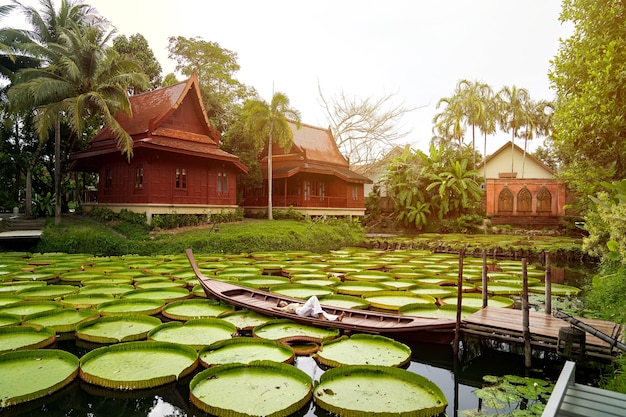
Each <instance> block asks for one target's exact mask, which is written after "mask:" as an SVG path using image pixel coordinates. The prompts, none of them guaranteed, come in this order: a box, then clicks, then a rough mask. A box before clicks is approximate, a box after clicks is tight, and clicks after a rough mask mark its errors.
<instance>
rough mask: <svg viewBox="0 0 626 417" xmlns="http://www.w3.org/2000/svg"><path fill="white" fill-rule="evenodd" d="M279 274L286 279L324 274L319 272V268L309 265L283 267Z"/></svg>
mask: <svg viewBox="0 0 626 417" xmlns="http://www.w3.org/2000/svg"><path fill="white" fill-rule="evenodd" d="M280 272H281V274H282V275H284V276H286V277H291V278H294V277H295V276H297V275H306V274H324V275H326V274H325V273H324V272H321V271H320V268H318V267H316V266H311V265H289V266H285V267H284V268H283V269H282V270H281V271H280Z"/></svg>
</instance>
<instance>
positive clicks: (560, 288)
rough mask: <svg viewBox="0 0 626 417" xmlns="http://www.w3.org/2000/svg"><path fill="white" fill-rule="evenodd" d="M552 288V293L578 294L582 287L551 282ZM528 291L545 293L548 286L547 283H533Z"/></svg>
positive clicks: (562, 294)
mask: <svg viewBox="0 0 626 417" xmlns="http://www.w3.org/2000/svg"><path fill="white" fill-rule="evenodd" d="M550 288H551V289H552V295H561V296H568V295H576V294H578V293H579V292H580V288H577V287H572V286H570V285H564V284H551V286H550ZM528 291H530V292H534V293H537V294H545V292H546V286H545V285H543V284H542V285H531V286H529V287H528Z"/></svg>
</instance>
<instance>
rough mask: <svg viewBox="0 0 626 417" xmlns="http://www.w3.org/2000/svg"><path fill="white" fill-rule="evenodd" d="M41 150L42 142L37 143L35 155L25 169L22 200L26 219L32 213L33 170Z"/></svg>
mask: <svg viewBox="0 0 626 417" xmlns="http://www.w3.org/2000/svg"><path fill="white" fill-rule="evenodd" d="M42 149H43V142H42V141H38V143H37V149H36V150H35V153H34V154H33V156H32V159H31V161H30V163H29V164H28V168H27V169H26V193H25V194H26V195H25V196H24V198H25V199H26V201H24V207H25V211H26V213H25V215H26V217H30V216H31V215H32V213H33V170H34V169H35V164H36V162H37V159H39V154H40V153H41V150H42Z"/></svg>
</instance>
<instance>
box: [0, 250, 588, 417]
mask: <svg viewBox="0 0 626 417" xmlns="http://www.w3.org/2000/svg"><path fill="white" fill-rule="evenodd" d="M11 256H14V258H13V259H12V258H11ZM11 256H3V257H2V258H0V259H1V260H2V261H1V262H0V273H2V272H3V271H4V272H7V271H9V270H13V269H14V272H7V273H5V274H2V275H0V276H2V277H3V278H2V279H1V281H3V282H0V284H4V285H6V286H7V287H8V286H9V285H10V284H11V283H12V282H13V283H15V282H23V281H24V275H20V274H23V273H24V271H23V270H24V264H27V265H30V267H29V268H31V269H30V270H29V273H32V274H33V275H32V277H31V278H32V279H31V281H37V280H43V281H45V282H46V284H47V285H48V286H50V285H59V284H67V282H68V281H69V280H70V279H73V278H72V277H74V275H71V274H72V273H74V274H80V273H85V274H87V273H88V272H91V273H95V274H96V275H97V274H100V275H102V276H104V277H111V276H114V275H117V276H124V274H123V273H120V270H123V272H126V273H128V270H129V269H132V270H135V271H134V272H136V270H140V271H141V273H136V274H133V278H132V279H131V281H132V282H131V283H132V284H133V285H134V286H135V287H139V286H140V285H139V284H138V283H144V284H145V283H147V282H152V281H153V280H149V279H148V278H149V277H155V276H161V277H163V276H165V277H167V281H170V282H171V281H176V280H188V284H189V285H187V287H188V288H190V287H191V286H193V283H194V279H193V278H191V277H189V274H188V273H189V271H188V270H189V267H188V264H187V263H186V262H185V259H182V258H181V256H178V255H176V256H173V257H160V258H150V257H132V256H129V257H125V258H123V259H115V258H106V259H105V258H102V259H99V258H92V257H88V256H86V255H85V256H83V257H81V256H76V255H72V256H70V255H68V256H67V257H64V256H63V255H62V254H55V255H48V256H47V257H46V256H44V255H42V256H36V257H32V258H25V255H24V254H13V255H11ZM428 256H429V255H428V254H427V253H424V252H416V253H409V252H406V251H398V252H391V251H390V252H379V251H368V252H364V253H360V254H354V253H352V252H351V251H337V252H335V253H333V254H329V255H326V256H323V257H322V256H320V255H314V254H308V253H290V254H276V253H271V254H270V253H266V254H257V256H245V257H244V256H241V257H225V256H219V255H212V256H204V257H202V262H201V265H202V266H203V267H204V268H205V271H209V270H212V271H213V272H215V273H217V271H220V272H224V271H227V270H228V268H233V269H232V270H233V271H234V270H235V268H238V271H239V272H238V273H240V274H245V273H244V272H242V271H243V268H244V266H245V268H250V267H253V266H254V265H255V264H261V263H263V265H265V267H266V268H267V269H268V271H262V272H263V273H264V274H265V275H272V274H276V275H280V266H281V265H282V268H283V269H288V266H291V267H293V268H294V269H302V268H303V266H304V265H305V264H306V265H316V266H317V267H319V268H320V270H326V271H329V272H330V275H332V276H335V277H336V276H339V275H341V274H343V273H346V271H354V270H355V269H358V268H363V269H368V268H373V265H375V268H376V269H378V270H385V271H386V270H393V269H398V268H400V267H401V266H406V265H410V268H400V269H402V272H403V273H406V272H407V271H409V269H410V270H411V271H413V272H415V273H416V274H417V275H416V277H417V276H419V274H420V273H421V272H420V271H421V270H422V269H423V268H426V267H427V265H433V263H427V262H425V261H426V260H427V258H428ZM248 260H249V262H248ZM13 261H14V262H13ZM117 261H121V262H117ZM411 261H413V263H411ZM431 261H432V262H434V263H436V264H438V265H439V266H438V267H437V268H434V269H432V271H436V272H432V273H431V275H429V278H428V279H432V276H435V275H436V276H446V277H448V276H454V268H455V259H454V257H451V256H445V257H442V258H441V259H435V260H431ZM471 263H472V262H469V264H471ZM381 264H384V265H385V266H384V267H381V266H380V265H381ZM401 264H403V265H401ZM16 265H18V266H19V267H16ZM77 265H78V268H76V266H77ZM277 265H278V272H277V270H276V268H277ZM323 265H327V267H324V266H323ZM425 265H426V266H425ZM442 265H443V266H442ZM456 265H458V263H457V264H456ZM507 265H508V267H509V268H512V270H513V271H515V270H516V268H517V267H516V266H515V265H514V264H513V263H511V262H508V263H507ZM12 268H13V269H12ZM15 268H17V269H15ZM211 268H214V269H211ZM17 271H19V272H17ZM53 271H56V272H53ZM61 271H66V272H61ZM468 271H469V274H470V275H471V274H472V272H471V271H472V269H471V268H470V269H469V270H468ZM560 271H561V270H555V271H554V274H553V276H554V277H556V282H559V283H561V284H571V283H580V282H582V281H581V280H582V278H580V276H579V275H576V277H575V278H568V273H567V271H565V272H563V273H561V272H560ZM55 274H56V275H55ZM63 274H66V275H65V279H66V281H65V282H64V281H63V276H64V275H63ZM515 274H516V273H515V272H512V274H511V276H512V277H514V276H515ZM26 276H28V275H26ZM11 277H13V278H11ZM90 279H97V277H96V278H94V277H93V275H92V276H91V278H90ZM416 279H417V278H416ZM156 281H158V280H155V282H156ZM428 282H429V283H430V281H428ZM72 285H76V286H77V287H80V288H84V287H87V286H88V283H87V282H86V281H85V282H72ZM119 285H126V284H119ZM2 288H3V286H2V285H0V295H2V293H3V292H4V293H8V291H7V292H5V291H2ZM26 293H27V292H26ZM193 294H195V297H199V295H198V293H197V292H195V291H194V292H193ZM17 295H19V291H18V292H17ZM52 347H56V348H58V349H62V350H65V351H68V352H70V353H72V354H74V355H76V356H77V357H78V358H80V357H82V356H83V355H85V354H86V353H87V352H88V351H90V348H89V347H85V346H84V345H83V344H81V343H77V342H76V339H75V338H73V337H64V338H63V339H62V340H58V341H57V342H56V343H55V345H53V346H52ZM409 347H410V348H411V352H412V355H411V360H410V362H409V363H408V365H407V366H406V369H408V370H409V371H411V372H414V373H416V374H419V375H421V376H423V377H425V378H427V379H429V380H430V381H432V382H434V383H435V384H436V385H437V386H438V387H439V388H441V390H442V391H443V392H444V394H445V397H446V399H447V401H448V407H447V409H446V411H445V414H446V415H448V416H452V415H455V416H456V415H457V411H456V410H471V409H474V410H475V409H476V408H478V407H479V401H478V399H477V397H476V396H475V395H474V393H473V392H474V390H475V389H477V388H479V387H481V385H482V377H483V376H484V375H497V376H500V375H506V374H512V375H524V373H525V370H524V359H523V357H522V356H520V355H518V354H515V353H508V352H502V351H495V350H486V351H483V352H481V354H480V355H475V354H474V353H470V354H467V355H465V359H464V360H463V361H462V363H459V364H457V366H456V369H455V363H454V361H453V357H454V355H453V353H452V348H451V346H450V345H441V344H429V343H420V344H410V345H409ZM467 349H468V351H469V350H470V349H474V348H473V347H472V348H470V347H467ZM552 359H554V358H552ZM533 365H534V367H533V369H534V374H533V375H532V376H534V377H539V378H547V379H551V380H554V379H556V377H557V376H558V372H559V371H560V367H561V365H562V362H561V361H558V360H557V361H551V360H544V359H537V360H536V362H535V363H534V364H533ZM295 366H296V367H297V368H299V369H301V370H302V371H304V372H305V373H307V374H308V375H309V376H310V377H311V378H312V379H313V380H314V381H315V380H319V377H320V375H322V374H323V373H324V370H323V369H322V368H321V367H320V366H319V365H318V364H317V362H316V361H315V360H314V359H313V358H311V357H309V356H298V357H297V358H296V360H295ZM201 370H202V369H201V367H199V368H198V370H197V371H196V372H195V373H194V374H196V373H197V372H200V371H201ZM192 377H193V375H190V376H187V377H185V378H184V379H183V380H181V381H179V382H178V383H173V384H169V385H166V386H162V387H158V388H155V389H149V390H134V391H115V390H109V389H104V388H100V387H96V386H94V385H90V384H87V383H85V382H83V381H80V380H79V378H77V379H76V380H75V381H74V382H72V383H71V384H70V385H68V386H67V387H65V388H63V389H62V390H60V391H58V392H56V393H54V394H52V395H50V396H48V397H46V398H45V399H42V400H35V401H32V402H28V403H25V404H22V405H19V406H15V407H12V408H9V409H7V410H0V411H2V413H0V414H2V415H7V416H24V417H26V416H28V417H30V416H33V417H34V416H38V417H39V416H43V417H56V416H59V417H60V416H68V417H69V416H93V417H100V416H102V417H104V416H106V417H109V416H119V417H131V416H132V417H134V416H138V417H139V416H141V417H144V416H149V417H166V416H180V417H191V416H205V415H206V414H205V413H204V412H203V411H201V410H199V409H197V408H196V407H195V406H193V405H192V404H191V402H190V400H189V381H190V380H191V378H192ZM1 394H2V393H0V397H1ZM295 415H298V416H331V414H330V413H328V412H326V411H324V410H322V409H320V408H316V405H315V403H314V402H313V401H310V403H309V404H308V406H305V407H304V408H303V409H301V410H300V411H299V412H298V413H296V414H295Z"/></svg>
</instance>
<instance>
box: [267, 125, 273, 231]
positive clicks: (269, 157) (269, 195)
mask: <svg viewBox="0 0 626 417" xmlns="http://www.w3.org/2000/svg"><path fill="white" fill-rule="evenodd" d="M273 129H274V117H273V115H272V114H270V135H269V136H270V138H269V142H268V144H267V218H268V219H269V220H272V219H273V216H272V192H273V191H272V182H273V178H272V177H273V175H272V174H273V171H272V130H273Z"/></svg>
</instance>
